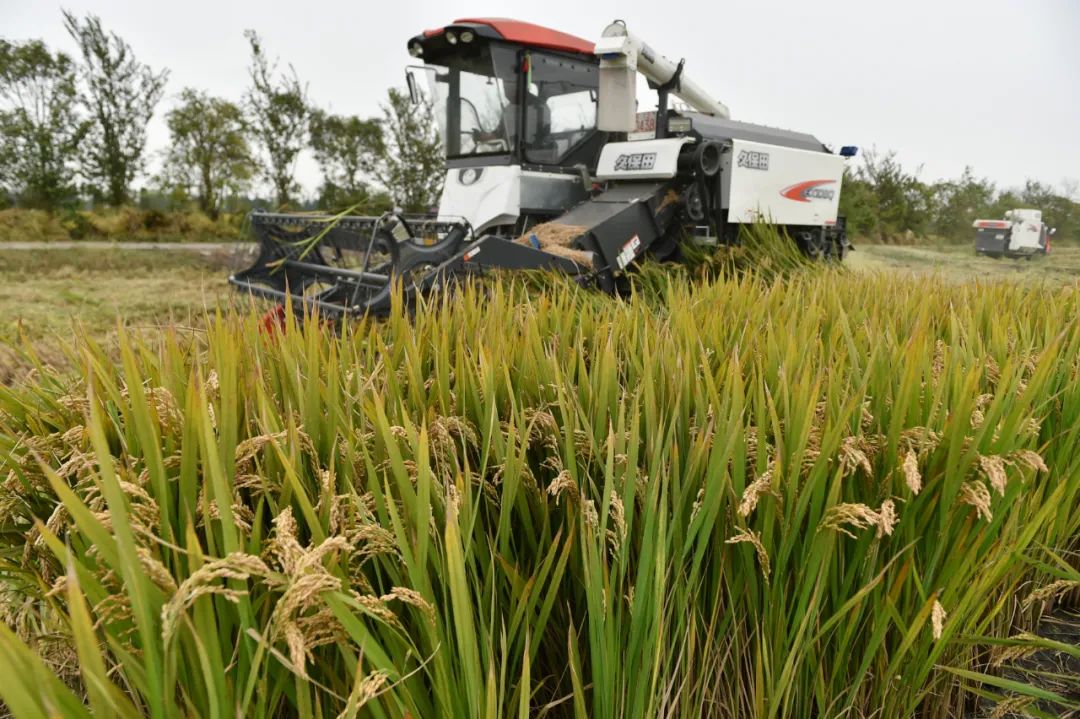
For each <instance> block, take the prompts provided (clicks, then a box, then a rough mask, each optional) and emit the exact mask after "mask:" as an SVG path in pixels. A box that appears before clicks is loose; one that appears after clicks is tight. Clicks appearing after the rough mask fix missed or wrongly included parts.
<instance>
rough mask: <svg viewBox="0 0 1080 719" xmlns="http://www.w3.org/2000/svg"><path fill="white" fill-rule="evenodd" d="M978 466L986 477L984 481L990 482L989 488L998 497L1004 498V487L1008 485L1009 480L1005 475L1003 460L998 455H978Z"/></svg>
mask: <svg viewBox="0 0 1080 719" xmlns="http://www.w3.org/2000/svg"><path fill="white" fill-rule="evenodd" d="M979 466H980V467H981V468H982V471H983V474H985V475H986V479H987V480H988V481H989V482H990V486H991V487H993V488H994V490H995V491H996V492H997V493H998V495H999V496H1002V497H1004V496H1005V485H1006V484H1007V483H1008V481H1009V478H1008V476H1007V475H1006V474H1005V458H1004V457H1000V456H998V455H989V456H987V455H980V456H979Z"/></svg>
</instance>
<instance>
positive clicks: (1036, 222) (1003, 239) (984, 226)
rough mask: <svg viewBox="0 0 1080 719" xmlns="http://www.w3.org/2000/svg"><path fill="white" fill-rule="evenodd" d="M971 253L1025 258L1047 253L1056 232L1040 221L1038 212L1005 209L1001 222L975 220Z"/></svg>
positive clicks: (996, 256) (1040, 213) (1040, 216)
mask: <svg viewBox="0 0 1080 719" xmlns="http://www.w3.org/2000/svg"><path fill="white" fill-rule="evenodd" d="M972 227H974V228H975V254H977V255H986V256H987V257H994V258H999V257H1013V258H1017V257H1026V258H1027V259H1028V260H1030V259H1031V258H1032V257H1034V256H1035V255H1048V254H1050V237H1051V236H1052V235H1053V234H1054V232H1055V231H1056V230H1055V229H1054V228H1052V227H1047V226H1046V223H1044V222H1043V221H1042V212H1040V211H1039V210H1009V211H1008V212H1006V213H1005V219H1004V220H975V222H974V223H972Z"/></svg>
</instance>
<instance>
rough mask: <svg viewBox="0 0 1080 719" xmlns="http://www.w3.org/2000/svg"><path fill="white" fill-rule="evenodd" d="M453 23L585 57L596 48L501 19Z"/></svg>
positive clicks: (561, 34) (528, 24) (564, 35)
mask: <svg viewBox="0 0 1080 719" xmlns="http://www.w3.org/2000/svg"><path fill="white" fill-rule="evenodd" d="M454 22H455V24H457V23H475V24H477V25H487V26H488V27H490V28H492V29H494V30H495V32H497V33H499V34H500V35H502V36H503V39H504V40H506V41H508V42H516V43H520V44H522V45H531V46H533V47H543V48H547V49H549V50H563V51H565V52H580V53H583V54H585V55H592V53H593V48H594V47H596V45H595V44H594V43H591V42H589V41H588V40H583V39H581V38H580V37H576V36H574V35H568V34H567V33H565V32H559V31H558V30H552V29H551V28H549V27H541V26H540V25H533V24H532V23H531V22H522V21H520V20H510V19H508V18H501V17H474V18H461V19H460V20H455V21H454Z"/></svg>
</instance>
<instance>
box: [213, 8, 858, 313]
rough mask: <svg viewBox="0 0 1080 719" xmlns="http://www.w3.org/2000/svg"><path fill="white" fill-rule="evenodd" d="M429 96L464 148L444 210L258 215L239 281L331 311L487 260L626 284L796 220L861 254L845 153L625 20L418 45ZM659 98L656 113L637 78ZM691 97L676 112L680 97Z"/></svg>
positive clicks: (805, 234) (814, 243)
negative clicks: (254, 248) (702, 248)
mask: <svg viewBox="0 0 1080 719" xmlns="http://www.w3.org/2000/svg"><path fill="white" fill-rule="evenodd" d="M407 48H408V51H409V54H410V55H412V56H413V57H414V58H416V59H417V60H420V61H422V62H423V65H421V66H412V67H410V68H408V70H407V79H408V84H409V90H410V94H411V95H412V96H413V99H414V101H417V102H424V103H426V104H428V105H429V106H430V107H431V109H432V111H433V112H434V114H435V117H436V119H437V123H438V127H439V131H440V134H441V139H442V145H443V148H444V150H445V154H446V175H445V178H444V184H443V190H442V195H441V198H440V201H439V207H438V211H437V213H435V214H433V215H432V216H424V217H408V216H404V215H403V214H401V213H387V214H386V215H384V216H382V217H378V218H375V217H352V216H344V217H343V216H329V215H315V216H313V215H288V214H276V213H263V212H256V213H253V214H252V217H251V224H252V228H253V232H254V234H255V235H256V238H257V239H258V241H259V246H260V252H259V257H258V258H257V260H256V261H255V263H254V265H253V266H252V267H251V268H249V269H248V270H245V271H244V272H241V273H238V274H236V275H234V276H233V277H232V278H230V281H231V282H232V283H233V284H234V285H236V286H238V287H239V288H241V289H243V290H245V291H248V292H250V293H252V294H255V295H257V296H260V297H265V298H269V299H272V300H276V301H279V302H284V301H285V300H286V299H289V298H291V300H292V306H293V307H294V309H296V310H298V311H299V310H306V309H310V308H311V307H318V308H320V310H321V311H322V312H323V313H324V314H330V315H338V316H340V315H359V314H365V313H376V314H379V313H384V312H386V311H388V310H389V308H390V296H391V286H392V285H394V284H395V281H399V282H400V284H401V286H402V291H403V292H404V293H405V294H406V295H408V296H411V295H414V294H416V293H423V292H426V291H428V290H431V289H433V288H435V287H438V286H441V285H443V284H445V283H446V282H447V281H448V280H449V279H451V278H453V277H457V276H461V275H467V274H473V273H476V272H478V271H482V270H484V269H487V268H503V269H549V270H555V271H562V272H566V273H568V274H571V275H574V276H575V277H576V278H577V279H578V281H579V282H581V283H582V284H586V285H594V286H597V287H600V288H601V289H603V290H605V291H609V292H610V291H615V289H616V287H617V286H618V281H619V278H620V277H621V276H622V275H623V274H624V273H625V272H628V271H630V270H632V268H633V266H634V265H635V264H636V263H637V262H638V260H639V259H640V258H641V257H642V256H643V255H645V254H649V255H651V256H653V257H656V258H658V259H661V260H674V259H678V257H679V256H680V249H681V247H682V246H683V243H686V242H694V243H697V244H706V245H709V244H713V245H715V244H717V243H732V242H736V241H737V240H738V230H739V226H740V225H741V224H745V223H753V222H759V221H766V222H771V223H774V224H777V225H781V226H783V227H784V228H785V229H786V230H787V232H788V233H789V234H790V235H791V237H792V238H793V239H794V240H795V241H796V242H797V243H798V245H799V247H800V248H802V250H803V251H804V252H805V253H807V254H808V255H811V256H814V257H831V258H836V259H839V258H842V256H843V254H844V252H845V251H846V250H847V248H848V247H849V245H848V243H847V239H846V236H845V233H844V223H843V218H842V217H839V216H838V214H837V210H838V203H839V195H840V182H841V179H842V174H843V167H844V160H845V158H846V157H848V156H850V155H852V154H854V151H855V150H854V148H844V150H842V151H841V152H840V153H839V154H834V153H833V152H831V151H830V150H829V149H828V148H826V147H825V146H824V145H823V144H822V143H821V142H819V141H818V140H817V139H815V138H814V137H812V136H811V135H807V134H804V133H799V132H793V131H789V130H781V129H777V128H772V127H766V126H763V125H754V124H750V123H744V122H737V121H734V120H731V119H730V117H729V112H728V109H727V107H726V106H725V105H723V104H722V103H720V102H718V101H716V100H715V99H713V98H712V97H711V96H709V95H708V93H706V92H705V91H704V90H703V89H702V88H701V87H700V86H698V85H697V84H696V83H694V81H693V80H691V79H690V78H689V77H688V75H687V73H686V72H684V69H685V68H684V63H683V62H682V61H679V62H674V61H671V60H669V59H668V58H666V57H664V56H663V55H662V54H660V53H658V52H656V51H655V50H654V49H653V48H652V47H650V46H649V45H648V44H647V43H645V42H644V41H643V40H641V39H640V38H639V37H637V36H636V35H634V34H633V33H631V32H630V31H629V30H628V29H627V27H626V25H625V24H623V23H622V22H620V21H616V22H614V23H612V24H611V25H609V26H608V27H607V28H606V29H605V30H604V31H603V33H602V34H601V37H600V39H599V40H598V41H597V42H595V43H593V42H590V41H587V40H583V39H581V38H578V37H574V36H572V35H568V34H566V33H562V32H558V31H556V30H551V29H548V28H543V27H539V26H537V25H532V24H530V23H524V22H519V21H515V20H504V19H493V18H472V19H462V20H458V21H456V22H454V23H452V24H451V25H447V26H445V27H441V28H436V29H432V30H427V31H425V32H423V33H421V34H419V35H416V36H415V37H413V38H411V39H410V40H409V41H408V43H407ZM639 74H640V75H642V76H644V78H645V79H646V81H647V82H648V84H649V86H650V87H651V88H653V89H654V90H656V94H657V99H658V104H657V107H656V108H655V109H654V110H649V111H646V112H639V111H638V99H637V96H636V88H637V76H638V75H639ZM675 98H678V99H679V100H680V101H681V105H680V106H679V107H675V106H674V99H675Z"/></svg>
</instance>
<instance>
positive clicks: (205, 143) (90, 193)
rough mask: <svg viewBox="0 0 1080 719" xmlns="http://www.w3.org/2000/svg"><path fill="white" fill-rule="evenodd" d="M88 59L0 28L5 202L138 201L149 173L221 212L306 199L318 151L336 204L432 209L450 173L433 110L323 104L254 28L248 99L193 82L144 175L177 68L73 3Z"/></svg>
mask: <svg viewBox="0 0 1080 719" xmlns="http://www.w3.org/2000/svg"><path fill="white" fill-rule="evenodd" d="M63 20H64V27H65V29H66V30H67V32H68V34H69V35H70V36H71V38H72V40H73V41H74V43H75V45H76V47H77V48H78V55H77V56H76V57H71V56H69V55H68V54H66V53H64V52H61V51H53V50H52V49H50V48H49V47H48V46H46V45H45V43H43V42H42V41H40V40H26V41H11V40H7V39H2V38H0V206H3V205H5V204H7V205H14V206H17V207H26V208H34V209H42V210H48V211H50V212H55V211H60V210H66V209H73V208H75V207H80V206H84V205H86V204H91V205H93V206H94V207H102V206H104V207H120V206H123V205H127V204H131V203H132V202H133V201H134V199H135V195H134V190H133V186H134V183H135V181H136V180H137V179H139V178H145V179H146V180H147V181H148V184H149V186H151V187H153V188H154V192H155V193H156V194H158V195H159V196H161V197H164V198H166V200H167V202H169V203H170V204H171V205H173V206H184V205H190V204H195V205H197V206H198V207H199V209H201V210H202V211H203V212H205V213H206V214H207V215H209V216H210V217H212V218H216V217H217V216H218V215H219V214H220V212H221V211H222V209H223V208H224V207H225V206H226V202H227V200H228V199H229V198H238V197H245V196H247V195H248V194H249V193H252V192H255V191H257V190H258V188H259V183H260V182H261V183H264V185H263V186H264V187H269V188H271V190H272V193H273V198H272V202H273V203H274V204H276V205H277V206H279V207H289V206H295V205H296V203H297V201H298V197H299V189H300V188H299V185H298V183H297V182H296V178H295V172H296V161H297V158H298V157H299V155H300V153H301V152H303V151H304V150H305V149H310V150H311V151H312V153H313V154H314V156H315V159H316V161H317V162H318V165H319V168H320V170H321V174H322V183H321V185H320V187H319V190H318V202H319V204H320V205H322V206H324V207H328V208H346V207H358V208H359V209H362V210H365V211H377V210H380V209H387V208H389V207H392V206H397V207H402V208H403V209H405V210H406V211H413V212H421V211H426V210H428V209H430V208H431V207H432V206H433V205H434V204H435V202H436V201H437V198H438V192H439V189H440V186H441V177H442V157H441V149H440V145H439V139H438V135H437V132H436V128H435V126H434V122H433V119H432V116H431V113H430V112H429V111H428V108H426V107H424V106H423V105H414V104H413V103H412V102H411V101H410V99H409V97H408V96H407V94H406V93H404V92H401V91H400V90H397V89H390V90H389V92H388V95H387V98H386V102H385V103H384V104H382V106H381V110H382V114H381V116H379V117H373V118H361V117H358V116H353V115H336V114H332V113H330V112H327V111H325V110H323V109H320V108H319V107H317V106H316V105H315V104H314V103H312V101H311V100H310V98H309V97H308V93H307V86H306V85H305V84H304V83H303V82H302V81H301V80H300V79H299V76H298V74H297V72H296V70H295V69H294V68H293V67H292V66H288V67H287V68H285V69H282V68H280V67H279V64H278V62H277V61H276V60H273V59H271V58H270V57H269V56H268V55H267V52H266V49H265V48H264V46H263V43H262V40H261V38H260V37H259V35H258V34H257V33H256V32H255V31H253V30H248V31H246V32H245V33H244V37H245V39H246V41H247V43H248V45H249V48H250V53H251V55H250V65H249V68H248V69H249V84H248V87H247V88H246V90H245V92H244V93H243V95H242V96H241V97H240V98H237V99H228V98H222V97H214V96H211V95H210V94H208V93H206V92H205V91H202V90H199V89H197V88H190V87H189V88H184V89H182V90H181V91H180V92H179V94H178V96H177V101H176V104H175V105H174V106H173V107H172V108H171V109H169V110H167V111H166V112H165V120H166V124H167V126H168V130H169V135H170V141H169V145H168V147H167V149H165V150H164V151H163V152H161V153H159V159H160V163H159V164H160V170H159V171H158V172H156V173H154V174H153V175H149V174H148V173H147V167H148V164H149V160H150V159H151V156H152V153H150V152H149V151H148V150H147V146H146V145H147V126H148V124H149V123H150V120H151V118H152V117H153V116H154V114H155V112H156V111H157V109H158V106H159V104H160V102H161V100H162V98H163V96H164V93H165V88H166V84H167V82H168V77H169V72H168V70H166V69H161V70H155V69H154V68H151V67H150V66H148V65H147V64H146V63H143V62H141V61H140V60H139V59H138V58H136V56H135V54H134V52H133V50H132V48H131V46H130V45H129V44H128V43H127V42H126V41H125V40H124V39H123V38H122V37H120V36H119V35H118V34H116V33H115V32H110V31H108V30H106V28H105V27H104V26H103V25H102V23H101V20H100V19H99V18H98V17H96V16H94V15H87V16H85V17H77V16H76V15H74V14H72V13H70V12H67V11H64V13H63Z"/></svg>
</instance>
